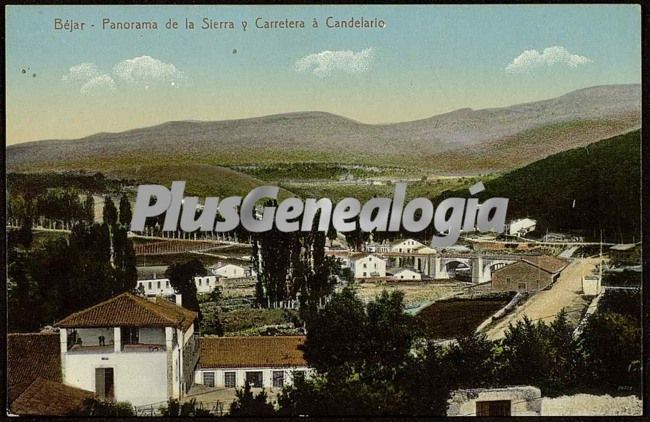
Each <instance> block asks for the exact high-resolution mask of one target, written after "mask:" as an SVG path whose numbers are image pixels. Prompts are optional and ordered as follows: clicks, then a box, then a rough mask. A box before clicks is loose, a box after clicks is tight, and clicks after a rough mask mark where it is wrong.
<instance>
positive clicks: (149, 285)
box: [149, 281, 152, 290]
mask: <svg viewBox="0 0 650 422" xmlns="http://www.w3.org/2000/svg"><path fill="white" fill-rule="evenodd" d="M151 286H152V284H151V281H150V282H149V290H151Z"/></svg>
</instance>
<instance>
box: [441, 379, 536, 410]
mask: <svg viewBox="0 0 650 422" xmlns="http://www.w3.org/2000/svg"><path fill="white" fill-rule="evenodd" d="M448 403H449V407H448V408H447V416H482V417H486V416H493V417H494V416H497V417H498V416H539V415H540V414H541V409H542V392H541V390H540V389H539V388H537V387H531V386H514V387H504V388H474V389H465V390H456V391H453V392H452V394H451V398H450V399H449V401H448Z"/></svg>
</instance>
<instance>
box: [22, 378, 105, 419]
mask: <svg viewBox="0 0 650 422" xmlns="http://www.w3.org/2000/svg"><path fill="white" fill-rule="evenodd" d="M93 396H94V393H93V392H92V391H86V390H81V389H79V388H74V387H70V386H67V385H63V384H61V383H60V382H55V381H50V380H45V379H43V378H36V379H35V380H34V382H32V383H31V384H30V385H29V386H28V387H27V389H26V390H25V391H24V392H23V393H22V394H21V395H20V396H18V398H16V400H14V401H13V402H12V403H11V406H10V410H11V412H12V413H15V414H17V415H32V416H66V415H69V414H70V413H72V412H75V411H76V410H78V409H80V408H81V407H82V405H83V401H84V400H85V399H88V398H91V397H93Z"/></svg>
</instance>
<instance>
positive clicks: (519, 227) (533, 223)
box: [508, 218, 537, 236]
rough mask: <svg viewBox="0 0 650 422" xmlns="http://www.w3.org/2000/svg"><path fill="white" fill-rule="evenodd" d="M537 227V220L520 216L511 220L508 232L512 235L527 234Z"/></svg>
mask: <svg viewBox="0 0 650 422" xmlns="http://www.w3.org/2000/svg"><path fill="white" fill-rule="evenodd" d="M536 227H537V220H533V219H532V218H519V219H517V220H512V221H511V222H510V224H509V225H508V234H509V235H511V236H525V235H526V234H528V233H530V232H532V231H535V228H536Z"/></svg>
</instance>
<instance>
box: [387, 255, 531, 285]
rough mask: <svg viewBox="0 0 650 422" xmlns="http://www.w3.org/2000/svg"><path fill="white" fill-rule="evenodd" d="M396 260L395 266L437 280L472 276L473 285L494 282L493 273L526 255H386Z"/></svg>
mask: <svg viewBox="0 0 650 422" xmlns="http://www.w3.org/2000/svg"><path fill="white" fill-rule="evenodd" d="M385 256H386V257H387V258H388V259H394V260H395V266H397V267H401V266H409V267H413V268H414V269H415V270H416V271H419V272H421V273H422V274H424V275H427V276H429V277H432V278H435V279H451V278H455V277H456V276H457V275H461V274H465V273H466V274H468V275H469V274H471V280H472V283H473V284H478V283H485V282H488V281H490V280H492V272H493V271H495V270H498V269H499V268H502V267H505V266H506V265H508V264H512V263H513V262H516V261H519V260H521V259H524V258H525V257H526V256H525V255H513V254H508V255H505V254H504V255H500V254H476V253H474V254H472V253H462V254H461V253H458V254H449V253H442V254H427V255H419V254H394V253H388V254H385Z"/></svg>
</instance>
